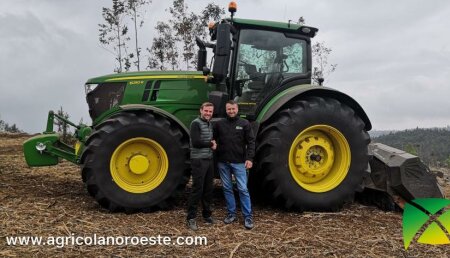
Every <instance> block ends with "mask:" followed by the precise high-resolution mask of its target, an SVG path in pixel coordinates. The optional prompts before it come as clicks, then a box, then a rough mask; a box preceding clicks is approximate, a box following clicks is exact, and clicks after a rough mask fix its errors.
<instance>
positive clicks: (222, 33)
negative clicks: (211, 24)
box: [212, 23, 231, 83]
mask: <svg viewBox="0 0 450 258" xmlns="http://www.w3.org/2000/svg"><path fill="white" fill-rule="evenodd" d="M216 30H217V31H216V32H217V43H216V47H215V49H214V53H215V58H214V66H213V70H212V74H213V76H214V80H215V81H216V82H217V83H220V82H222V81H223V79H225V77H226V76H227V74H228V66H229V63H230V55H231V25H230V24H228V23H221V24H219V25H217V29H216Z"/></svg>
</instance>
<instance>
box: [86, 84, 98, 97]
mask: <svg viewBox="0 0 450 258" xmlns="http://www.w3.org/2000/svg"><path fill="white" fill-rule="evenodd" d="M97 86H98V84H85V85H84V90H85V91H86V95H87V94H88V93H89V92H91V91H93V90H95V88H97Z"/></svg>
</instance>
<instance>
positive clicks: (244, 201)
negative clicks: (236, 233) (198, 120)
mask: <svg viewBox="0 0 450 258" xmlns="http://www.w3.org/2000/svg"><path fill="white" fill-rule="evenodd" d="M226 112H227V116H228V117H227V118H226V119H222V120H220V121H218V122H217V123H215V125H214V139H216V140H217V142H218V148H217V158H218V160H219V163H218V167H219V173H220V179H221V180H222V185H223V193H224V195H225V201H226V204H227V211H228V216H227V217H226V218H225V219H224V222H225V224H230V223H232V222H234V221H235V220H236V201H235V199H234V193H233V183H232V176H231V175H232V174H233V175H234V178H235V179H236V183H237V188H238V191H239V200H240V202H241V211H242V215H243V216H244V226H245V228H246V229H252V228H253V215H252V205H251V202H250V194H249V192H248V189H247V171H246V169H250V168H252V166H253V157H254V156H255V136H254V135H253V131H252V128H251V125H250V122H248V121H247V120H245V119H243V118H240V117H239V116H238V105H237V103H236V102H234V101H233V100H230V101H228V102H227V104H226Z"/></svg>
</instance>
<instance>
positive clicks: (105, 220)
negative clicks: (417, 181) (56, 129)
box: [0, 134, 450, 257]
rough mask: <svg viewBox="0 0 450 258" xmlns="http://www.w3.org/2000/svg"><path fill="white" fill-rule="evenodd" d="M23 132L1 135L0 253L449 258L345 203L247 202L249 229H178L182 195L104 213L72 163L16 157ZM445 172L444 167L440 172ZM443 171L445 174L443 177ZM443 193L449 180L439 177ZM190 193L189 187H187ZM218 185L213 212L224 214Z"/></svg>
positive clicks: (390, 219) (390, 215)
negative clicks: (164, 207) (63, 241)
mask: <svg viewBox="0 0 450 258" xmlns="http://www.w3.org/2000/svg"><path fill="white" fill-rule="evenodd" d="M26 138H27V136H25V135H6V134H0V257H5V256H6V257H31V256H34V257H45V256H67V257H75V256H88V257H91V256H112V257H131V256H132V257H143V256H150V257H154V256H156V257H165V256H174V257H178V256H181V257H198V256H208V257H268V256H271V257H273V256H275V257H296V256H307V257H312V256H314V257H368V256H369V257H448V255H449V254H450V245H441V246H432V245H423V244H418V243H413V244H412V245H411V246H410V247H409V249H408V250H407V251H405V250H404V248H403V239H402V214H401V213H395V212H383V211H381V210H378V209H377V208H375V207H367V206H362V205H360V204H352V205H350V206H348V207H345V209H344V210H343V211H341V212H338V213H312V212H305V213H290V212H285V211H282V210H279V209H275V208H270V207H262V206H259V205H256V207H254V217H255V228H254V229H253V230H245V229H244V227H243V225H242V222H243V221H242V219H240V220H239V222H238V223H234V224H231V225H225V224H223V223H222V222H219V223H218V224H216V225H213V226H207V225H205V224H204V223H202V222H200V223H199V226H200V229H199V230H198V231H197V232H195V233H194V232H192V231H189V230H188V229H187V228H186V226H185V211H184V208H185V207H184V204H185V202H186V200H185V199H183V200H180V202H179V204H178V205H176V206H175V208H174V209H172V210H169V211H158V212H153V213H138V214H132V215H127V214H122V213H109V212H107V211H106V210H104V209H102V208H101V207H100V206H99V205H98V204H97V203H96V202H95V200H93V199H92V198H91V197H90V196H89V195H88V193H87V191H86V189H85V188H84V185H83V183H82V181H81V176H80V171H79V168H78V167H77V166H74V165H71V164H70V163H68V162H62V163H60V164H59V165H58V166H54V167H43V168H29V167H28V166H27V165H26V164H25V160H24V157H23V154H22V142H23V141H24V140H25V139H26ZM444 172H445V173H448V171H444ZM448 176H449V174H445V179H448ZM445 186H446V193H447V196H449V195H450V185H449V183H448V181H446V185H445ZM187 191H189V189H187ZM224 206H225V204H224V201H223V198H222V195H221V192H220V188H218V187H217V189H216V192H215V199H214V216H215V217H216V218H218V219H220V220H221V219H223V217H224V216H225V209H224ZM94 234H96V235H97V236H105V237H106V236H130V237H132V236H158V235H161V236H169V237H172V239H174V238H176V237H179V236H184V237H186V236H205V237H206V238H207V245H202V246H199V245H197V246H186V245H184V246H180V245H168V246H165V245H144V246H143V245H138V246H133V245H127V246H87V245H84V246H73V245H68V246H65V247H62V248H59V247H56V246H49V245H46V246H33V245H22V246H19V245H16V246H9V245H7V242H6V237H9V236H42V237H48V236H92V235H94Z"/></svg>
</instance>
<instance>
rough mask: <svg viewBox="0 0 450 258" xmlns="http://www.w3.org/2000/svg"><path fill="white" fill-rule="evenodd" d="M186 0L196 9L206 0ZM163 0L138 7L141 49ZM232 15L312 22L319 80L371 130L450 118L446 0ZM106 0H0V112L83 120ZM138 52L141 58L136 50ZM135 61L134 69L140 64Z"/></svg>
mask: <svg viewBox="0 0 450 258" xmlns="http://www.w3.org/2000/svg"><path fill="white" fill-rule="evenodd" d="M209 2H214V3H216V4H218V5H220V6H223V7H224V8H226V7H227V5H228V2H229V1H213V0H209V1H204V0H186V3H187V4H188V6H189V10H191V11H195V12H199V11H200V10H201V9H202V8H203V7H204V6H206V4H207V3H209ZM170 3H171V1H163V0H153V3H152V4H151V5H150V6H149V7H148V8H147V10H146V13H145V19H144V26H143V27H142V29H141V30H140V32H139V33H140V34H141V35H142V37H141V39H140V41H141V42H140V45H141V46H142V47H143V48H145V47H149V46H150V44H151V43H150V42H151V39H152V37H153V36H154V35H155V33H154V29H153V28H154V27H155V25H156V22H157V21H163V20H167V19H168V18H169V15H168V13H167V12H166V11H165V10H166V9H167V8H168V7H169V5H170ZM237 4H238V11H237V13H236V17H239V18H248V19H262V20H273V21H285V22H287V21H288V20H292V21H297V20H298V18H299V17H300V16H303V17H304V18H305V20H306V25H309V26H313V27H316V28H319V33H318V35H317V36H316V37H315V38H314V41H315V42H322V41H324V42H325V44H326V45H327V46H328V47H330V48H331V49H332V52H331V54H330V56H329V62H330V63H333V64H337V69H336V71H335V72H333V73H332V74H330V75H329V76H328V77H327V78H326V86H328V87H332V88H335V89H338V90H340V91H342V92H344V93H346V94H348V95H350V96H352V97H353V98H354V99H355V100H356V101H357V102H359V103H360V105H361V106H362V107H363V109H364V110H365V111H366V113H367V115H368V117H369V118H370V120H371V122H372V126H373V129H375V130H402V129H408V128H416V127H421V128H429V127H445V126H448V125H450V33H449V31H450V29H449V28H450V1H448V0H430V1H425V0H421V1H418V0H396V1H391V0H364V1H362V0H359V1H358V0H278V1H269V0H241V1H237ZM110 6H111V0H78V1H69V0H28V1H25V0H2V1H0V60H1V61H0V119H2V120H4V121H6V122H7V123H9V124H16V125H17V126H18V127H19V128H20V129H22V130H24V131H26V132H29V133H37V132H42V131H44V130H45V126H46V120H47V114H48V111H49V110H57V109H59V108H60V107H61V106H62V107H63V109H64V110H65V111H66V112H67V113H69V115H70V119H71V120H72V121H74V122H76V123H78V122H79V121H80V120H81V119H83V122H84V123H87V124H90V123H91V120H90V118H89V114H88V107H87V103H86V99H85V92H84V83H85V82H86V81H87V79H89V78H91V77H96V76H101V75H105V74H110V73H112V72H113V70H114V67H115V64H114V56H113V55H112V54H111V53H110V52H108V51H106V50H105V49H104V48H102V47H101V46H100V44H99V41H98V24H99V23H102V22H103V20H102V15H101V12H102V7H110ZM144 59H146V57H144ZM143 63H144V62H142V64H141V66H142V65H143V66H146V65H144V64H143Z"/></svg>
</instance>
